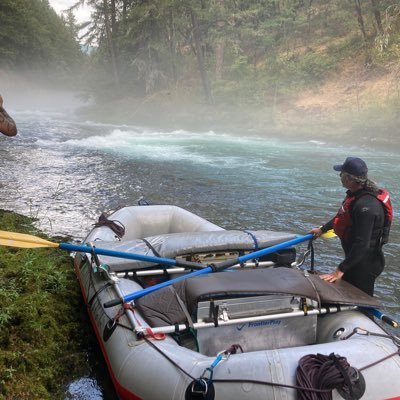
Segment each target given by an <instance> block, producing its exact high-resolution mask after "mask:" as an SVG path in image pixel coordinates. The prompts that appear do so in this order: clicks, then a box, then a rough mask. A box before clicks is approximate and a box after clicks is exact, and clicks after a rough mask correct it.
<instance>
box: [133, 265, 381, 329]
mask: <svg viewBox="0 0 400 400" xmlns="http://www.w3.org/2000/svg"><path fill="white" fill-rule="evenodd" d="M174 291H176V293H177V294H178V295H179V297H180V298H181V299H182V301H183V302H184V304H185V306H186V308H187V310H188V312H189V313H190V315H191V316H192V317H193V318H194V319H195V316H196V313H197V304H198V303H199V302H200V301H206V300H212V299H214V300H215V299H228V298H239V297H247V296H265V295H277V294H285V295H292V296H298V297H303V298H307V299H311V300H315V301H318V300H319V299H320V301H321V304H342V305H358V306H365V307H374V308H377V307H378V308H379V307H380V303H379V301H378V300H377V299H376V298H374V297H371V296H368V295H367V294H365V293H364V292H362V291H361V290H359V289H357V288H355V287H354V286H352V285H350V284H349V283H347V282H345V281H337V282H336V283H334V284H331V283H328V282H326V281H323V280H321V279H320V278H319V277H318V275H309V276H305V275H304V273H303V271H300V270H297V269H291V268H284V267H280V268H265V269H251V270H231V271H229V270H227V271H224V272H219V273H210V274H205V275H200V276H196V277H193V278H190V279H186V280H183V281H179V282H177V283H176V284H174V285H173V288H171V287H166V288H163V289H160V290H158V291H156V292H153V293H150V294H148V295H146V296H144V297H142V298H139V299H137V300H136V301H135V305H136V307H137V308H138V310H139V312H140V313H141V314H142V315H143V316H144V317H145V319H146V320H147V322H148V323H149V324H150V325H151V326H153V327H158V326H165V325H175V324H179V323H185V322H186V315H185V312H184V311H183V310H182V307H181V305H180V304H179V302H178V300H177V299H176V294H175V292H174Z"/></svg>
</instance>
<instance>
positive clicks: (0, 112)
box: [0, 95, 17, 136]
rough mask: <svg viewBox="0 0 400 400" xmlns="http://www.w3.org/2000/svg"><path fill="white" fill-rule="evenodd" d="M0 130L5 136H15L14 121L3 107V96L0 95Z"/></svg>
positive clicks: (15, 126) (15, 127)
mask: <svg viewBox="0 0 400 400" xmlns="http://www.w3.org/2000/svg"><path fill="white" fill-rule="evenodd" d="M0 132H1V133H4V135H7V136H15V135H16V134H17V125H16V124H15V121H14V120H13V119H12V118H11V117H10V116H9V115H8V113H7V111H6V110H5V109H4V108H3V97H1V95H0Z"/></svg>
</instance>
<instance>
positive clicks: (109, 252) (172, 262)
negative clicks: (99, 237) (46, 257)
mask: <svg viewBox="0 0 400 400" xmlns="http://www.w3.org/2000/svg"><path fill="white" fill-rule="evenodd" d="M59 248H60V249H63V250H69V251H80V252H82V253H92V252H93V251H94V252H95V253H96V254H98V255H101V256H109V257H118V258H126V259H128V260H138V261H146V262H152V263H155V264H164V265H173V266H187V267H193V268H195V267H196V266H197V267H204V266H202V265H201V264H199V263H190V262H185V261H179V262H177V261H176V260H173V259H171V258H162V257H153V256H146V255H142V254H136V253H127V252H123V251H115V250H108V249H102V248H100V247H91V246H86V245H75V244H69V243H60V244H59Z"/></svg>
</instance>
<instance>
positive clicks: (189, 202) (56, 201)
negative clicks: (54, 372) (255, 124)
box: [0, 110, 400, 400]
mask: <svg viewBox="0 0 400 400" xmlns="http://www.w3.org/2000/svg"><path fill="white" fill-rule="evenodd" d="M8 111H9V112H10V114H12V115H13V117H14V119H15V120H16V121H17V123H18V128H19V134H18V136H17V137H15V138H7V137H3V136H2V135H1V136H0V170H1V175H0V199H1V207H2V208H5V209H9V210H13V211H16V212H19V213H22V214H24V215H28V216H31V217H35V218H38V223H37V225H38V227H39V228H40V229H42V230H44V231H46V232H48V233H49V234H52V235H55V234H61V235H68V236H70V237H71V238H73V239H78V240H79V239H82V238H83V237H84V236H85V235H86V233H87V232H88V230H89V229H90V228H91V226H92V224H93V223H94V222H95V221H96V220H97V218H98V216H99V214H100V213H101V212H102V211H107V210H111V209H115V208H118V207H121V206H124V205H134V204H136V203H137V201H138V199H140V198H142V197H143V198H145V199H146V200H148V201H149V202H151V203H155V204H175V205H177V206H180V207H183V208H185V209H188V210H189V211H191V212H193V213H195V214H198V215H200V216H202V217H204V218H206V219H208V220H210V221H212V222H214V223H216V224H218V225H221V226H223V227H225V228H227V229H246V228H247V229H271V230H282V231H291V232H294V233H298V234H305V233H306V232H307V231H308V230H309V229H310V228H311V227H313V226H316V225H319V224H322V223H324V222H326V221H327V220H328V219H330V218H331V217H332V215H333V214H334V213H335V211H336V210H337V208H338V207H339V205H340V202H341V201H342V199H343V197H344V189H343V188H342V187H341V184H340V180H339V177H338V174H337V173H336V172H334V171H333V169H332V165H333V164H336V163H341V162H342V161H343V160H344V159H345V158H346V157H347V156H348V155H356V156H359V157H361V158H363V159H365V160H366V162H367V164H368V166H369V170H370V177H371V178H372V179H373V180H375V181H376V182H377V183H378V184H379V185H381V186H384V187H386V188H388V189H389V191H390V192H391V195H392V201H393V206H394V208H395V221H394V225H393V228H392V233H391V243H389V244H388V245H387V246H386V247H385V253H386V261H387V266H386V268H385V271H384V272H383V274H382V275H381V276H380V277H379V279H378V280H377V284H376V296H377V297H378V298H379V299H380V300H381V301H382V303H383V306H384V310H385V311H386V312H387V314H389V315H391V316H392V317H394V318H395V319H397V320H400V286H399V285H398V282H399V280H400V272H399V269H398V258H399V256H400V229H399V224H398V222H397V221H398V217H399V210H400V207H399V200H398V199H399V195H400V183H399V179H398V177H399V176H400V154H399V153H398V152H397V151H396V150H395V149H391V148H389V149H385V150H383V149H376V148H374V147H373V146H372V145H371V142H369V144H366V145H363V146H360V145H359V144H358V145H355V144H354V145H351V144H349V143H346V144H341V143H335V142H334V141H328V140H327V139H326V138H323V139H321V138H315V140H309V139H302V138H301V137H297V138H292V139H288V138H286V139H280V138H273V137H268V136H267V135H260V136H257V135H253V136H243V137H241V136H239V135H238V134H231V133H230V132H189V131H185V130H179V131H178V130H177V131H167V130H162V129H152V128H148V127H142V126H125V125H124V126H120V125H110V124H108V125H107V124H100V123H94V122H89V121H86V122H85V121H83V122H82V121H78V120H77V119H74V118H73V115H72V114H69V113H67V112H62V113H58V112H38V111H27V110H19V111H17V110H14V111H13V110H8ZM299 250H300V251H301V250H302V245H300V246H299ZM315 252H316V260H315V262H316V268H317V269H319V270H321V271H331V270H333V269H334V268H335V267H336V265H337V264H338V263H339V262H340V260H341V256H342V253H341V249H340V245H339V243H338V240H337V239H330V240H319V241H317V242H315ZM88 351H89V357H88V358H89V362H90V363H92V369H91V370H92V371H93V372H92V373H91V374H89V375H88V376H84V377H81V378H80V379H77V380H76V381H74V382H72V383H71V384H70V385H69V386H68V388H66V400H78V399H85V400H87V399H90V400H91V399H93V400H100V399H105V400H114V398H115V394H113V390H112V388H111V384H110V382H109V380H108V377H107V376H106V374H105V373H104V369H105V364H102V362H101V360H98V358H96V357H92V355H93V354H94V353H96V352H97V351H99V350H98V349H97V348H96V349H89V350H88ZM92 359H93V361H92Z"/></svg>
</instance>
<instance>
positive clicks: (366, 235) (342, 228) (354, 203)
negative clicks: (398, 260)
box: [310, 157, 393, 296]
mask: <svg viewBox="0 0 400 400" xmlns="http://www.w3.org/2000/svg"><path fill="white" fill-rule="evenodd" d="M333 169H334V170H335V171H340V179H341V181H342V185H343V187H345V188H346V189H347V192H346V197H345V199H344V201H343V203H342V207H341V208H340V209H339V211H338V213H337V214H336V216H335V217H334V218H332V219H331V220H330V221H329V222H328V223H326V224H325V225H324V226H322V227H321V228H313V229H311V231H310V233H313V234H314V237H316V238H318V237H320V236H321V235H322V234H323V233H325V232H327V231H328V230H330V229H333V230H334V232H335V233H336V235H337V236H339V238H340V241H341V244H342V248H343V251H344V255H345V258H344V260H343V261H342V262H341V263H340V264H339V266H338V267H337V268H336V270H335V272H333V273H331V274H325V275H321V276H320V277H321V279H323V280H326V281H328V282H335V281H336V280H337V279H340V278H342V279H343V280H345V281H347V282H349V283H351V284H352V285H353V286H356V287H358V288H359V289H361V290H363V291H364V292H365V293H367V294H369V295H370V296H373V294H374V285H375V279H376V278H377V277H378V276H379V275H380V274H381V272H382V271H383V268H384V266H385V258H384V255H383V251H382V246H383V245H384V244H385V243H387V241H388V238H389V231H390V225H391V222H392V217H393V209H392V205H391V202H390V197H389V193H388V192H387V191H386V190H382V189H379V188H378V187H377V186H376V184H375V183H374V182H372V181H371V180H370V179H368V175H367V174H368V168H367V165H366V163H365V162H364V161H363V160H362V159H361V158H357V157H347V158H346V160H345V162H344V163H343V164H339V165H335V166H334V167H333Z"/></svg>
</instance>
